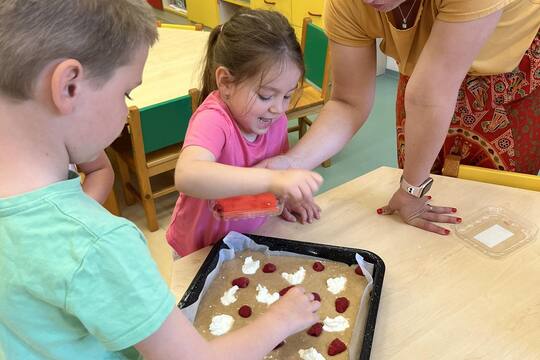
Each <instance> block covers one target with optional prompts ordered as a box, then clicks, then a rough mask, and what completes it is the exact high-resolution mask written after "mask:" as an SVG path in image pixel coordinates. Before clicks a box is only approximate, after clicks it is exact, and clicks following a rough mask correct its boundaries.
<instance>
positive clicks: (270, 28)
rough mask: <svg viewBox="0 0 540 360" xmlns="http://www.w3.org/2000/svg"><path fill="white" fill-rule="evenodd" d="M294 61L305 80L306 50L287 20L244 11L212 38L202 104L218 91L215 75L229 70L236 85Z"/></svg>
mask: <svg viewBox="0 0 540 360" xmlns="http://www.w3.org/2000/svg"><path fill="white" fill-rule="evenodd" d="M286 60H291V61H292V62H293V63H295V64H296V65H297V66H298V69H300V72H301V73H302V77H303V74H304V61H303V56H302V49H301V47H300V44H298V41H297V40H296V36H295V34H294V30H293V28H292V27H291V25H290V24H289V22H288V21H287V19H286V18H285V17H284V16H283V15H281V14H280V13H278V12H275V11H267V10H251V9H245V10H240V11H238V12H237V13H236V14H234V15H233V16H232V17H231V19H230V20H229V21H227V22H226V23H224V24H222V25H219V26H217V27H215V28H214V29H213V30H212V32H211V33H210V37H209V38H208V45H207V50H206V59H205V62H204V67H203V74H202V81H201V82H202V87H201V96H200V97H199V104H201V103H202V102H203V101H204V99H206V97H207V96H208V95H209V94H210V93H211V92H212V91H214V90H216V89H217V84H216V79H215V73H216V69H217V68H218V67H219V66H224V67H226V68H227V69H228V70H229V71H230V73H231V75H232V77H233V81H234V83H235V84H239V83H241V82H243V81H245V80H248V79H252V78H254V77H255V76H257V75H261V80H262V78H263V77H264V74H265V73H266V72H267V71H269V70H270V68H271V67H272V66H273V65H275V64H276V63H280V62H281V63H283V62H284V61H286Z"/></svg>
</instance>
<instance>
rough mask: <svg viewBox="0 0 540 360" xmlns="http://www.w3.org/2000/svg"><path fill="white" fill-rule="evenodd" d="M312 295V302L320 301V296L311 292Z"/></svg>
mask: <svg viewBox="0 0 540 360" xmlns="http://www.w3.org/2000/svg"><path fill="white" fill-rule="evenodd" d="M312 294H313V300H317V301H319V302H320V301H321V295H319V294H318V293H316V292H312Z"/></svg>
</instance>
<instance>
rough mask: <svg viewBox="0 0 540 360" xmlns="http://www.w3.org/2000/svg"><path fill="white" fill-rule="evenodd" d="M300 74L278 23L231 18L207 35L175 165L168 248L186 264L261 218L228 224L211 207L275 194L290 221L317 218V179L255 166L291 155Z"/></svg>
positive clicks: (262, 15)
mask: <svg viewBox="0 0 540 360" xmlns="http://www.w3.org/2000/svg"><path fill="white" fill-rule="evenodd" d="M303 73H304V63H303V58H302V52H301V48H300V45H299V44H298V41H297V40H296V36H295V34H294V30H293V29H292V28H291V26H290V25H289V23H288V22H287V20H286V19H285V17H283V15H281V14H279V13H277V12H272V11H263V10H248V11H242V12H239V13H236V14H235V15H234V16H233V17H232V18H231V19H230V20H229V21H228V22H226V23H224V24H223V25H221V26H218V27H216V28H215V29H214V30H212V32H211V33H210V37H209V40H208V48H207V54H206V62H205V67H204V71H203V78H202V90H201V101H202V103H201V104H200V106H199V108H198V109H197V111H196V112H195V113H194V114H193V116H192V117H191V120H190V123H189V128H188V131H187V134H186V137H185V140H184V146H183V149H182V152H181V154H180V157H179V159H178V163H177V164H176V172H175V183H176V188H177V189H178V191H179V192H180V197H179V198H178V201H177V203H176V207H175V209H174V212H173V215H172V220H171V224H170V225H169V228H168V230H167V241H168V243H169V244H170V245H171V246H172V247H173V248H174V250H175V251H176V252H177V253H178V254H180V255H182V256H185V255H187V254H189V253H191V252H193V251H195V250H197V249H200V248H202V247H204V246H207V245H211V244H213V243H215V242H216V241H218V240H219V239H220V238H221V237H223V236H224V235H226V234H227V233H228V232H229V231H231V230H234V231H239V232H251V231H254V230H255V229H256V228H258V227H259V226H260V225H262V224H263V223H264V221H265V220H266V219H265V218H254V219H247V220H230V221H225V220H221V219H217V218H215V217H214V216H213V214H212V212H211V210H210V207H209V201H210V200H214V199H221V198H227V197H231V196H239V195H252V194H259V193H263V192H272V193H274V194H275V195H276V196H277V197H278V198H281V199H284V200H285V201H286V205H285V210H284V214H283V215H282V216H283V217H284V218H285V219H287V220H290V221H294V219H295V218H294V216H292V214H293V213H294V212H295V210H296V211H297V212H303V213H304V214H306V213H307V214H309V219H308V222H311V220H312V218H318V217H319V211H320V209H319V208H318V207H317V205H315V203H314V202H313V193H314V192H316V191H317V190H318V188H319V186H320V185H321V183H322V177H321V176H320V175H319V174H317V173H314V172H311V171H307V170H299V169H288V170H270V169H266V168H258V167H255V165H257V164H258V163H259V162H261V161H262V160H264V159H267V158H269V157H273V156H276V155H279V154H282V153H285V152H286V151H287V150H288V141H287V117H286V116H285V111H286V110H287V108H288V106H289V102H290V99H291V96H292V95H293V93H294V92H295V90H296V89H297V88H298V84H299V81H300V79H301V78H302V76H303Z"/></svg>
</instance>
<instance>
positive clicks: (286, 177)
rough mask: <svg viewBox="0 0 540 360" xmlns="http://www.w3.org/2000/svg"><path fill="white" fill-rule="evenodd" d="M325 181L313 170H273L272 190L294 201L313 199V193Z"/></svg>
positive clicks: (277, 194) (279, 195)
mask: <svg viewBox="0 0 540 360" xmlns="http://www.w3.org/2000/svg"><path fill="white" fill-rule="evenodd" d="M322 183H323V178H322V176H321V175H319V174H317V173H316V172H313V171H308V170H299V169H289V170H276V171H273V172H272V179H271V181H270V189H269V190H270V191H271V192H272V193H274V194H275V195H276V196H277V197H280V198H283V199H285V201H287V200H294V201H311V202H312V201H313V194H314V193H315V192H317V190H319V187H320V186H321V184H322Z"/></svg>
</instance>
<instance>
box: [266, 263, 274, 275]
mask: <svg viewBox="0 0 540 360" xmlns="http://www.w3.org/2000/svg"><path fill="white" fill-rule="evenodd" d="M274 271H276V265H274V264H272V263H266V264H264V266H263V273H273V272H274Z"/></svg>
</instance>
